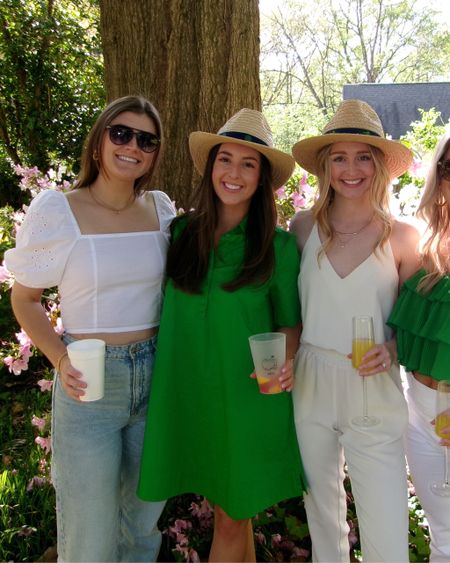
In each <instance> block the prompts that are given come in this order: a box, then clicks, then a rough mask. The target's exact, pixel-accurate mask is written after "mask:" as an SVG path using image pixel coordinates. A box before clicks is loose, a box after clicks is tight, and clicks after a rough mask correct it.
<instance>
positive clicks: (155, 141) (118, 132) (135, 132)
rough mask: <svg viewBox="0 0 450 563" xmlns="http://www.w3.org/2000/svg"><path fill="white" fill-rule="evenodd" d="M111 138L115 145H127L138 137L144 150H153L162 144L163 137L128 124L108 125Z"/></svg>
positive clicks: (140, 146) (137, 140)
mask: <svg viewBox="0 0 450 563" xmlns="http://www.w3.org/2000/svg"><path fill="white" fill-rule="evenodd" d="M106 129H108V131H109V139H110V141H111V143H114V144H115V145H127V144H128V143H130V142H131V140H132V139H133V137H136V143H137V146H138V147H139V148H140V149H141V150H143V151H144V152H153V151H156V149H157V148H158V147H159V145H160V144H161V139H160V138H159V137H158V136H157V135H155V134H154V133H149V132H148V131H140V130H139V129H133V128H132V127H128V126H127V125H119V124H118V125H107V126H106Z"/></svg>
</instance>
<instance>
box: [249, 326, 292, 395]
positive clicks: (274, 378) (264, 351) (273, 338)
mask: <svg viewBox="0 0 450 563" xmlns="http://www.w3.org/2000/svg"><path fill="white" fill-rule="evenodd" d="M248 340H249V342H250V350H251V352H252V358H253V364H254V366H255V373H256V380H257V381H258V385H259V391H260V393H263V394H265V395H273V394H275V393H281V392H282V391H283V389H282V388H281V386H280V382H279V381H278V377H279V375H280V369H281V368H282V367H283V364H284V363H285V361H286V335H285V334H284V333H283V332H263V333H261V334H255V335H253V336H250V337H249V339H248Z"/></svg>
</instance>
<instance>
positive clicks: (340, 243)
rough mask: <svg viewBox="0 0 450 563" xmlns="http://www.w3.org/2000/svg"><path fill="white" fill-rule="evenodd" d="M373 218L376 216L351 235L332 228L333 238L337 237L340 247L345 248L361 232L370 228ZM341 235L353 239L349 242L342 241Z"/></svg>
mask: <svg viewBox="0 0 450 563" xmlns="http://www.w3.org/2000/svg"><path fill="white" fill-rule="evenodd" d="M373 217H374V216H373V215H372V216H371V218H370V219H369V220H368V221H367V223H364V225H363V226H362V227H361V228H360V229H358V230H357V231H352V232H350V233H344V232H342V231H338V230H337V229H335V228H334V227H332V231H333V236H334V235H336V238H337V240H338V243H339V247H340V248H345V247H346V246H347V244H348V243H349V242H350V241H352V240H353V239H354V238H355V237H356V236H358V235H359V233H360V232H361V231H363V230H364V229H365V228H366V227H368V226H369V225H370V223H372V220H373ZM339 235H341V236H346V237H351V238H349V239H348V240H342V238H341V237H340V236H339Z"/></svg>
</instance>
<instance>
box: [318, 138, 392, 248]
mask: <svg viewBox="0 0 450 563" xmlns="http://www.w3.org/2000/svg"><path fill="white" fill-rule="evenodd" d="M332 146H333V145H327V146H325V147H323V149H321V150H320V151H319V153H318V155H317V162H318V166H319V170H320V172H319V174H318V180H319V182H318V184H319V192H318V197H317V200H316V201H315V203H314V205H313V207H312V212H313V215H314V219H315V220H316V221H317V223H318V225H319V227H320V229H321V231H322V232H323V233H324V235H325V240H324V241H323V244H322V248H321V250H320V252H319V258H320V256H322V255H323V254H324V253H326V251H327V250H328V248H329V247H330V244H331V240H332V238H333V230H332V228H331V224H330V218H329V211H330V205H331V203H332V202H333V198H334V190H333V188H332V186H331V170H330V159H329V156H330V151H331V147H332ZM368 147H369V151H370V153H371V155H372V159H373V163H374V167H375V174H374V177H373V181H372V186H371V189H370V202H371V204H372V208H373V211H374V215H375V217H377V218H378V219H379V220H380V221H381V224H382V225H383V234H382V236H381V238H380V240H379V241H378V243H377V245H376V248H375V250H376V249H378V248H382V247H383V245H384V244H386V242H387V241H388V239H389V236H390V234H391V230H392V220H391V215H390V212H389V191H388V187H389V184H390V176H389V171H388V169H387V167H386V164H385V161H384V154H383V152H382V151H381V150H380V149H379V148H377V147H374V146H371V145H368Z"/></svg>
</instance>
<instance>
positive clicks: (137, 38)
mask: <svg viewBox="0 0 450 563" xmlns="http://www.w3.org/2000/svg"><path fill="white" fill-rule="evenodd" d="M100 10H101V31H102V40H103V53H104V60H105V84H106V92H107V98H108V100H112V99H114V98H117V97H119V96H123V95H126V94H143V95H144V96H146V97H147V98H149V99H150V100H151V101H152V102H153V103H154V104H155V106H156V107H157V109H158V110H159V112H160V114H161V117H162V121H163V127H164V131H165V153H164V154H165V156H164V158H163V160H162V162H161V167H160V170H159V174H158V175H157V177H156V178H155V180H154V186H155V187H158V188H160V189H162V190H164V191H165V192H167V193H168V194H169V195H170V196H171V197H172V199H174V200H175V201H176V204H177V206H178V207H180V206H181V207H184V206H185V205H186V203H187V199H188V197H189V194H190V191H191V187H192V183H193V182H196V181H198V176H197V175H196V174H195V173H194V171H193V166H192V162H191V159H190V156H189V151H188V137H189V133H191V132H192V131H196V130H201V131H208V132H216V131H217V130H218V129H219V127H220V126H221V125H222V124H223V123H225V121H226V120H227V119H228V118H229V117H230V116H231V115H232V114H233V113H235V112H236V111H238V110H239V109H241V108H242V107H249V108H254V109H261V99H260V87H259V9H258V0H126V1H123V0H100Z"/></svg>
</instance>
